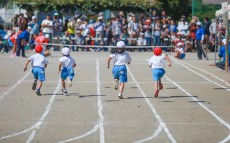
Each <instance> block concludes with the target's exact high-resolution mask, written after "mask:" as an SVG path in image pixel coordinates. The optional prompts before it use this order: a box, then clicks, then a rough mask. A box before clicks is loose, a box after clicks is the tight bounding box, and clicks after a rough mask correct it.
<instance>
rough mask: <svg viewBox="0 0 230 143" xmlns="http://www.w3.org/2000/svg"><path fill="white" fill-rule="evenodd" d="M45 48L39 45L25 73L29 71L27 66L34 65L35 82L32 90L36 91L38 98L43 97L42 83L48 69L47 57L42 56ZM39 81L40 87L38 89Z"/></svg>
mask: <svg viewBox="0 0 230 143" xmlns="http://www.w3.org/2000/svg"><path fill="white" fill-rule="evenodd" d="M42 51H43V48H42V46H41V45H37V46H36V47H35V52H36V54H34V55H32V56H31V57H30V58H29V60H28V61H27V62H26V65H25V68H24V72H25V71H26V70H27V66H28V64H29V62H30V61H31V63H32V67H33V69H32V73H33V75H34V79H35V80H34V82H33V85H32V90H35V89H36V94H37V95H38V96H41V91H40V90H41V88H42V83H43V81H45V68H46V67H47V64H48V60H47V59H46V58H45V56H44V55H43V54H42ZM37 81H39V85H38V87H37Z"/></svg>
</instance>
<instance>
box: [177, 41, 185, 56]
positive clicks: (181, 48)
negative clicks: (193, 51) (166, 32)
mask: <svg viewBox="0 0 230 143" xmlns="http://www.w3.org/2000/svg"><path fill="white" fill-rule="evenodd" d="M175 52H176V55H175V58H177V59H181V60H182V59H184V58H185V50H184V45H183V43H181V42H179V43H178V44H177V45H176V50H175Z"/></svg>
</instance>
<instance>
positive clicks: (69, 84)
mask: <svg viewBox="0 0 230 143" xmlns="http://www.w3.org/2000/svg"><path fill="white" fill-rule="evenodd" d="M67 83H68V86H69V87H71V86H72V81H71V80H70V79H69V78H68V79H67Z"/></svg>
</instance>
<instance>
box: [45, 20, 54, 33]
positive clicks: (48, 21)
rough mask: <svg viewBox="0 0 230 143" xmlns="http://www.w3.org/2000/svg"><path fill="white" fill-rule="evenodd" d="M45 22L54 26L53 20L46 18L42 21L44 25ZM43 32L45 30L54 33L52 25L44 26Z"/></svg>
mask: <svg viewBox="0 0 230 143" xmlns="http://www.w3.org/2000/svg"><path fill="white" fill-rule="evenodd" d="M43 24H47V25H48V26H53V21H51V20H48V19H45V20H43V21H42V25H43ZM42 32H44V33H52V27H49V28H48V27H44V28H43V30H42Z"/></svg>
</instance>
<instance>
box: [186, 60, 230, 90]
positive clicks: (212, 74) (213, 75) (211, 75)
mask: <svg viewBox="0 0 230 143" xmlns="http://www.w3.org/2000/svg"><path fill="white" fill-rule="evenodd" d="M183 64H186V65H188V66H190V67H192V68H194V69H197V70H200V71H202V72H204V73H207V74H209V75H211V76H212V77H214V78H216V79H218V80H219V81H221V82H223V83H225V84H226V85H228V86H230V84H229V83H228V82H227V81H225V80H223V79H221V78H219V77H218V76H216V75H214V74H212V73H210V72H207V71H205V70H203V69H200V68H198V67H195V66H193V65H191V64H189V63H186V62H183Z"/></svg>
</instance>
